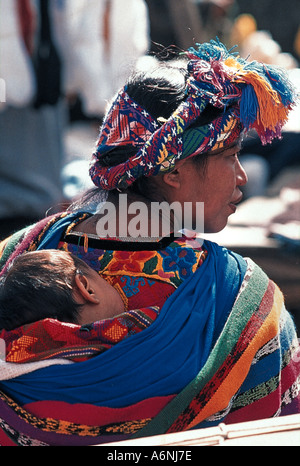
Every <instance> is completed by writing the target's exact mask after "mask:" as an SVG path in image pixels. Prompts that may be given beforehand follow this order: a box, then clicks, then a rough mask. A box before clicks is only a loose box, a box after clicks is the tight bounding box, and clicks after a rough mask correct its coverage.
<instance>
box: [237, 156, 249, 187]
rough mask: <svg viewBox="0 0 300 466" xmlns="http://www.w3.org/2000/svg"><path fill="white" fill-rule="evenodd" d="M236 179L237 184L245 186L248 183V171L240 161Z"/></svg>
mask: <svg viewBox="0 0 300 466" xmlns="http://www.w3.org/2000/svg"><path fill="white" fill-rule="evenodd" d="M236 179H237V186H245V184H247V183H248V176H247V173H246V171H245V169H244V167H243V166H242V164H241V162H240V161H238V166H237V171H236Z"/></svg>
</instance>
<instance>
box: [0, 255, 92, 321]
mask: <svg viewBox="0 0 300 466" xmlns="http://www.w3.org/2000/svg"><path fill="white" fill-rule="evenodd" d="M76 273H85V274H88V267H87V266H86V264H85V263H84V262H83V261H82V260H80V259H78V258H77V257H76V256H73V255H71V254H69V253H67V252H65V251H58V250H45V251H34V252H27V253H24V254H22V255H20V256H18V257H17V258H16V259H15V260H14V262H13V263H12V265H11V266H10V268H9V270H8V271H7V273H6V274H5V276H4V277H3V278H1V280H0V329H1V328H3V329H5V330H13V329H14V328H17V327H20V326H22V325H25V324H29V323H32V322H36V321H38V320H42V319H46V318H53V319H57V320H60V321H62V322H70V323H76V322H77V318H78V314H79V311H80V307H81V306H80V305H79V304H78V303H76V301H75V300H74V297H73V293H72V291H73V285H74V279H75V274H76Z"/></svg>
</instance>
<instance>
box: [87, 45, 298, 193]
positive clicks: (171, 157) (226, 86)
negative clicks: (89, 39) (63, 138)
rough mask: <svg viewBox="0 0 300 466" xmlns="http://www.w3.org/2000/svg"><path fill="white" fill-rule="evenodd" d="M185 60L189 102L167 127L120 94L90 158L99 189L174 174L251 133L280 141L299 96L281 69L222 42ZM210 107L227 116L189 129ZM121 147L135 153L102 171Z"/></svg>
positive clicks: (190, 52)
mask: <svg viewBox="0 0 300 466" xmlns="http://www.w3.org/2000/svg"><path fill="white" fill-rule="evenodd" d="M186 55H187V57H188V59H189V62H188V73H189V77H188V80H187V86H186V99H185V100H184V101H183V102H182V103H181V104H180V105H179V107H178V108H177V110H176V111H175V112H174V113H173V114H172V115H171V117H170V118H169V119H168V120H166V121H164V122H163V124H162V125H161V122H158V121H156V120H155V119H154V118H152V116H151V115H149V113H148V112H146V110H145V109H143V108H142V107H141V106H140V105H138V104H137V103H136V102H135V101H134V100H133V99H131V97H130V96H129V95H128V94H127V92H126V88H123V89H121V91H120V92H119V94H118V95H117V97H116V99H115V101H114V102H113V104H112V106H111V108H110V110H109V111H108V113H107V115H106V117H105V119H104V122H103V124H102V128H101V131H100V136H99V141H98V145H97V149H96V152H95V153H94V154H93V160H92V164H91V168H90V176H91V178H92V180H93V182H94V184H95V185H96V186H98V187H101V188H103V189H107V190H110V189H115V188H118V189H126V188H127V187H128V186H129V185H130V184H132V183H133V182H134V181H135V180H136V179H138V178H139V177H141V176H155V175H157V174H158V173H160V172H164V171H170V170H172V169H173V168H174V166H175V163H176V161H177V160H181V159H185V158H187V157H192V156H194V155H196V154H201V153H205V152H209V151H213V150H216V149H222V148H224V147H226V146H229V145H231V144H232V143H234V141H236V140H237V139H238V138H239V136H240V135H241V133H242V132H246V131H249V130H251V129H254V130H256V132H257V134H258V136H259V137H260V139H261V141H262V143H263V144H266V143H268V142H271V141H272V140H273V139H274V138H280V137H281V130H282V127H283V125H284V124H285V123H286V121H287V118H288V114H289V111H290V110H291V108H292V106H293V104H294V102H295V98H296V96H295V93H294V90H293V88H292V85H291V84H290V82H289V81H288V79H287V76H286V73H285V72H284V71H283V70H281V69H280V68H278V67H275V66H271V65H268V66H267V65H264V64H262V63H258V62H256V61H252V62H248V61H247V60H244V59H242V58H240V57H239V56H238V54H237V53H234V52H232V50H227V48H226V47H225V45H223V44H222V43H220V42H219V41H210V42H209V43H205V44H197V48H190V49H189V50H188V51H187V52H186ZM209 104H210V105H212V106H214V107H216V108H219V109H221V110H223V111H222V112H221V114H220V116H219V117H217V118H216V119H215V120H214V121H213V122H212V123H210V124H207V125H203V126H198V127H193V128H189V127H190V126H191V125H192V124H193V123H194V122H195V121H196V120H197V118H198V117H199V116H200V115H201V113H202V112H203V110H204V109H205V108H206V107H207V105H209ZM122 145H131V146H133V147H135V149H136V151H137V153H136V154H135V155H134V156H132V157H130V158H129V159H128V160H127V161H126V162H124V163H120V164H118V165H116V166H113V167H107V166H104V165H105V164H102V163H101V159H102V158H103V157H104V156H105V155H106V154H107V153H108V152H110V151H111V150H113V149H115V148H116V147H118V146H122Z"/></svg>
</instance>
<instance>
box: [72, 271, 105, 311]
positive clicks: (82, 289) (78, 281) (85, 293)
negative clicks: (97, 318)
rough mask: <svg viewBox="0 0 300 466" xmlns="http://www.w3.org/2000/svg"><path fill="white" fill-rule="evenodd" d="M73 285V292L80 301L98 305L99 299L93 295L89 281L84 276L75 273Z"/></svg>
mask: <svg viewBox="0 0 300 466" xmlns="http://www.w3.org/2000/svg"><path fill="white" fill-rule="evenodd" d="M75 285H76V290H74V291H75V292H76V294H77V296H78V295H79V296H78V297H79V298H81V300H82V299H83V300H84V302H90V303H92V304H99V302H100V301H99V299H98V298H97V296H96V295H95V293H94V290H93V289H92V287H91V284H90V281H89V279H88V277H87V276H86V275H83V274H80V273H77V274H76V275H75Z"/></svg>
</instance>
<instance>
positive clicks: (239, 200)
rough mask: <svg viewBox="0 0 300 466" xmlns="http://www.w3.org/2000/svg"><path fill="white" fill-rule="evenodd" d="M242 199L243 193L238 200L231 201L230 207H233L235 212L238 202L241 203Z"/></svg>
mask: <svg viewBox="0 0 300 466" xmlns="http://www.w3.org/2000/svg"><path fill="white" fill-rule="evenodd" d="M242 199H243V195H241V196H240V197H239V198H238V199H237V200H235V201H232V202H230V203H229V207H230V208H231V210H232V212H233V213H235V212H236V209H237V204H239V203H240V202H241V200H242Z"/></svg>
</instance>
